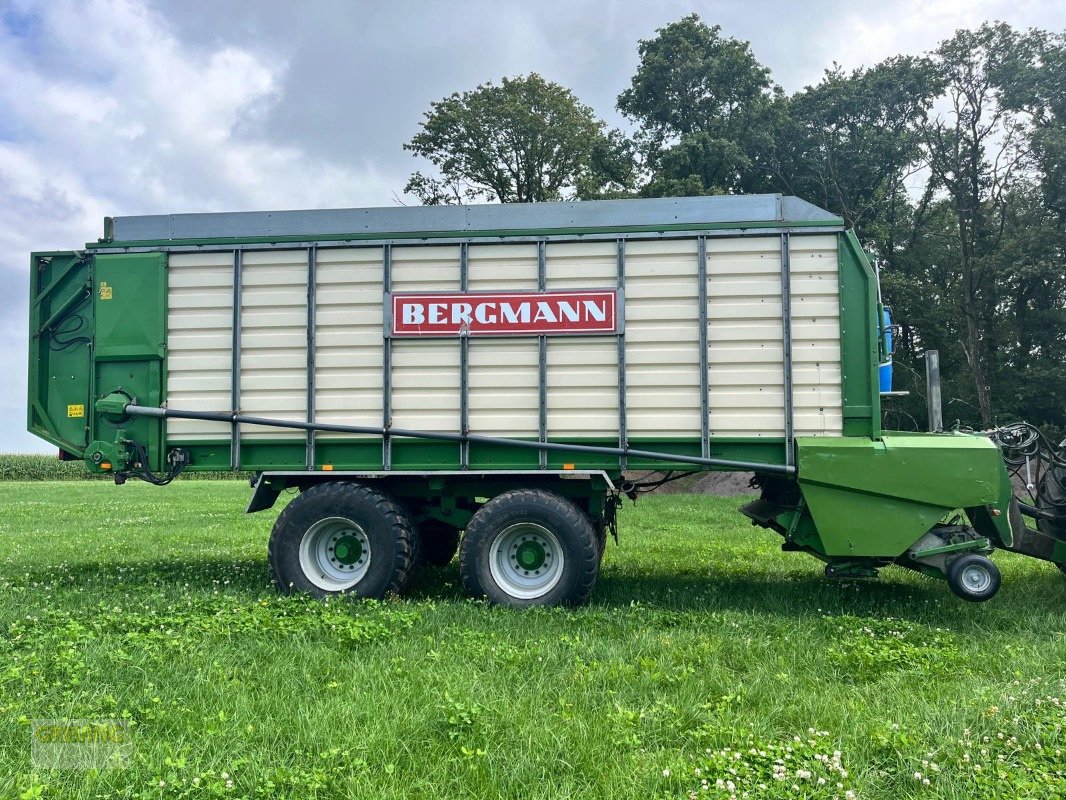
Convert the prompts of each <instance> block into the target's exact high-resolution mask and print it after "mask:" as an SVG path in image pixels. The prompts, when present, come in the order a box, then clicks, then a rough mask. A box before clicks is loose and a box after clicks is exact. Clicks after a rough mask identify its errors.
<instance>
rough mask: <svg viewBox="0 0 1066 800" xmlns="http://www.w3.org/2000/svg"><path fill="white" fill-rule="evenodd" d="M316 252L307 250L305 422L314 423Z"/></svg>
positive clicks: (311, 440)
mask: <svg viewBox="0 0 1066 800" xmlns="http://www.w3.org/2000/svg"><path fill="white" fill-rule="evenodd" d="M317 268H318V251H317V250H316V249H315V248H314V247H308V248H307V421H308V422H314V421H315V313H316V301H317V291H318V284H317V277H316V272H317ZM306 462H307V468H308V469H314V468H315V432H314V431H308V432H307V455H306Z"/></svg>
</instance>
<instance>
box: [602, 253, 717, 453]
mask: <svg viewBox="0 0 1066 800" xmlns="http://www.w3.org/2000/svg"><path fill="white" fill-rule="evenodd" d="M697 258H698V256H697V241H696V239H694V238H693V239H665V240H661V241H631V242H628V243H627V245H626V387H627V394H626V397H627V429H628V434H629V437H630V438H637V437H676V436H684V437H693V436H694V437H696V438H699V436H700V346H699V303H698V300H697V298H698V292H697V289H698V286H697V279H698V263H697ZM613 406H614V407H615V408H617V402H615V403H614V404H613Z"/></svg>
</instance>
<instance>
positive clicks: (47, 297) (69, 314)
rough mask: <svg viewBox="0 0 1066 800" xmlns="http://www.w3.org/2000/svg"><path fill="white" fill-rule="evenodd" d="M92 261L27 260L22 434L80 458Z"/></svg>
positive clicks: (88, 390)
mask: <svg viewBox="0 0 1066 800" xmlns="http://www.w3.org/2000/svg"><path fill="white" fill-rule="evenodd" d="M91 292H92V259H91V258H82V257H81V256H79V255H78V254H77V253H73V252H62V253H34V254H33V255H32V256H31V257H30V331H29V334H30V336H29V343H30V346H29V381H28V397H27V429H28V430H29V431H30V433H33V434H35V435H37V436H39V437H41V438H42V439H44V440H46V441H49V442H51V443H52V444H54V445H56V447H59V448H61V449H62V450H65V451H66V452H68V453H71V454H73V455H76V456H78V457H81V455H82V454H83V452H84V450H85V446H86V445H87V444H88V443H89V441H90V417H91V413H92V407H91V398H92V388H93V387H92V347H91V341H92V336H93V304H92V301H91V299H90V298H91Z"/></svg>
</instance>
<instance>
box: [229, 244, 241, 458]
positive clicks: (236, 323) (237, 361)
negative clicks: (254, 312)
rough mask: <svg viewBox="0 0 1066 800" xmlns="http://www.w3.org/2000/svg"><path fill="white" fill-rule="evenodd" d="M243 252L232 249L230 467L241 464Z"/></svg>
mask: <svg viewBox="0 0 1066 800" xmlns="http://www.w3.org/2000/svg"><path fill="white" fill-rule="evenodd" d="M243 274H244V252H243V251H242V250H239V249H238V250H234V251H233V328H232V337H233V338H232V342H231V344H230V349H231V353H230V404H231V406H232V408H233V410H234V421H233V423H232V427H231V429H230V445H229V461H230V468H231V469H240V465H241V426H240V423H239V422H237V421H236V419H237V414H239V413H240V408H241V295H242V294H243V291H242V290H243V285H244V278H243Z"/></svg>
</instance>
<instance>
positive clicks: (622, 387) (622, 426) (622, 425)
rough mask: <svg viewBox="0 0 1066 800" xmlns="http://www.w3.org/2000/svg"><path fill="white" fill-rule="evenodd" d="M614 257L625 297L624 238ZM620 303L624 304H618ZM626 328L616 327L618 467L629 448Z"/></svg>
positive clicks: (619, 285) (620, 241) (619, 291)
mask: <svg viewBox="0 0 1066 800" xmlns="http://www.w3.org/2000/svg"><path fill="white" fill-rule="evenodd" d="M615 242H616V243H615V248H616V250H615V253H616V255H615V259H616V264H617V270H618V294H619V295H620V296H622V297H625V291H626V240H625V239H624V238H618V239H616V240H615ZM620 305H624V303H623V304H620ZM626 416H627V414H626V329H625V325H622V326H621V327H620V328H619V329H618V449H619V451H620V452H619V455H618V468H619V469H621V470H624V469H625V468H626V466H627V465H628V459H627V458H626V451H627V450H628V449H629V431H628V429H627V426H626Z"/></svg>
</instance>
